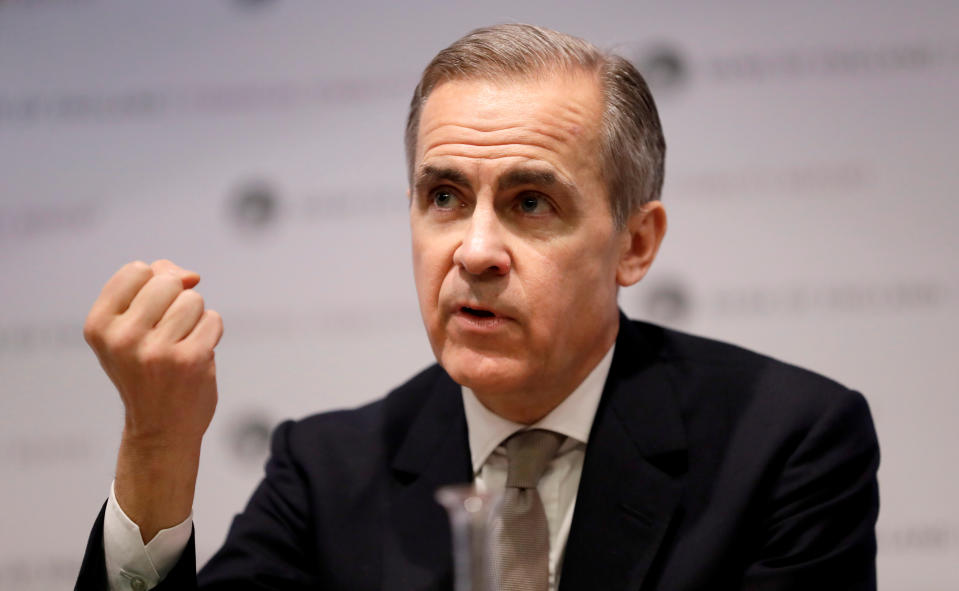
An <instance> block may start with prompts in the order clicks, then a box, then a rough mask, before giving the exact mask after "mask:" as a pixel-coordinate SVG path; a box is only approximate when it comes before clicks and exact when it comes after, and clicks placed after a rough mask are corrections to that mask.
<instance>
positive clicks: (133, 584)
mask: <svg viewBox="0 0 959 591" xmlns="http://www.w3.org/2000/svg"><path fill="white" fill-rule="evenodd" d="M130 589H133V591H147V584H146V581H144V580H143V579H141V578H140V577H133V578H132V579H130Z"/></svg>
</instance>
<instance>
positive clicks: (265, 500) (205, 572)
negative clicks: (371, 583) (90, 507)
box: [164, 421, 318, 591]
mask: <svg viewBox="0 0 959 591" xmlns="http://www.w3.org/2000/svg"><path fill="white" fill-rule="evenodd" d="M293 425H294V423H293V422H292V421H287V422H284V423H282V424H281V425H279V426H278V427H277V428H276V430H275V431H274V433H273V440H272V446H271V455H270V459H269V461H268V462H267V465H266V476H265V478H264V479H263V480H262V481H261V482H260V484H259V486H258V487H257V489H256V490H255V491H254V493H253V496H252V497H251V498H250V501H249V503H248V504H247V506H246V508H245V509H244V511H243V512H242V513H240V514H239V515H237V516H236V517H235V518H234V519H233V523H232V525H231V526H230V531H229V533H228V534H227V538H226V541H225V542H224V544H223V547H222V548H220V550H219V551H218V552H217V553H216V554H215V555H214V556H213V558H211V559H210V561H209V562H208V563H207V564H206V565H205V566H204V567H203V569H202V570H201V571H200V574H199V575H198V577H197V579H198V581H199V583H198V586H199V589H202V590H204V591H219V590H227V589H229V590H231V591H237V590H266V589H283V590H284V591H286V590H289V591H296V590H299V589H316V588H318V582H317V576H316V574H315V572H316V564H315V556H316V553H315V552H314V548H313V547H314V542H313V540H314V537H313V535H312V533H311V532H312V531H313V530H312V527H313V523H312V520H311V515H312V514H313V512H312V511H311V503H310V489H309V486H308V485H307V482H306V477H305V475H304V473H303V469H302V467H301V466H300V465H299V464H298V463H297V461H296V459H295V457H294V454H293V453H292V452H291V449H290V444H289V439H290V435H291V431H292V428H293ZM164 591H165V590H164Z"/></svg>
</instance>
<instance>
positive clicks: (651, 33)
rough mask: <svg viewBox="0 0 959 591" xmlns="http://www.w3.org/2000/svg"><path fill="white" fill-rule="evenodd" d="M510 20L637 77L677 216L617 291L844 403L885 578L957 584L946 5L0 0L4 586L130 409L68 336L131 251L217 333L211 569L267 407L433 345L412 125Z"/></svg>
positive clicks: (387, 377) (208, 539)
mask: <svg viewBox="0 0 959 591" xmlns="http://www.w3.org/2000/svg"><path fill="white" fill-rule="evenodd" d="M514 21H520V22H533V23H536V24H541V25H544V26H548V27H552V28H556V29H559V30H562V31H564V32H568V33H572V34H575V35H579V36H582V37H585V38H587V39H589V40H591V41H593V42H594V43H596V44H598V45H600V46H602V47H605V48H611V49H614V50H616V51H618V52H619V53H621V54H623V55H625V56H627V57H629V58H631V59H633V60H634V61H635V63H636V64H637V65H638V66H639V68H640V69H641V71H642V72H643V73H644V74H645V75H646V76H647V78H648V79H649V81H650V83H651V85H652V87H653V89H654V94H655V95H656V97H657V100H658V103H659V108H660V113H661V116H662V120H663V125H664V128H665V133H666V138H667V144H668V146H669V149H668V156H667V174H666V183H665V188H664V193H663V199H664V203H665V204H666V207H667V210H668V212H669V214H670V230H669V235H668V236H667V239H666V242H665V244H664V247H663V249H662V251H661V256H660V259H659V260H658V261H657V264H656V265H655V266H654V268H653V270H652V273H651V275H650V276H649V277H648V278H647V279H645V280H644V281H642V282H641V284H640V285H638V286H636V287H634V288H631V289H628V290H625V291H623V292H622V294H621V302H622V307H623V308H624V309H625V310H626V311H627V312H628V313H629V314H631V315H633V316H635V317H638V318H644V319H649V320H653V321H656V322H661V323H664V324H666V325H669V326H672V327H675V328H679V329H681V330H686V331H690V332H694V333H698V334H702V335H706V336H710V337H714V338H721V339H724V340H728V341H732V342H735V343H738V344H740V345H743V346H745V347H748V348H752V349H758V350H760V351H763V352H765V353H768V354H771V355H773V356H776V357H779V358H781V359H784V360H787V361H790V362H793V363H796V364H799V365H802V366H805V367H808V368H811V369H814V370H816V371H819V372H821V373H825V374H826V375H829V376H831V377H833V378H835V379H836V380H839V381H841V382H843V383H845V384H846V385H848V386H850V387H852V388H855V389H858V390H861V391H862V392H863V393H864V394H865V395H866V397H867V399H868V400H869V403H870V405H871V407H872V410H873V413H874V417H875V421H876V425H877V429H878V432H879V437H880V442H881V446H882V453H883V459H882V467H881V470H880V485H881V495H882V509H881V516H880V521H879V529H878V533H879V543H880V548H879V576H880V582H881V584H882V587H883V588H884V589H886V590H898V589H903V590H906V589H908V590H910V591H924V590H930V591H931V590H936V591H939V590H952V589H956V588H959V513H957V509H956V500H957V499H959V475H957V473H956V465H957V455H959V454H957V449H959V435H957V429H956V421H957V417H959V396H957V393H959V392H957V384H959V362H957V359H956V357H957V355H956V352H957V347H956V339H955V334H956V331H957V328H959V281H957V279H959V278H957V269H959V267H957V262H956V261H957V256H956V255H957V250H959V235H957V232H956V230H955V228H954V226H955V224H956V222H957V219H959V199H957V198H959V195H957V192H959V191H957V190H959V166H957V165H956V164H955V162H954V161H955V160H956V157H957V154H959V150H957V148H959V145H957V144H959V141H957V138H959V118H957V117H956V116H955V109H956V106H957V104H959V101H957V98H959V33H957V32H956V30H957V25H959V4H957V3H955V2H939V3H936V2H921V1H910V2H905V1H903V2H889V1H883V2H880V1H875V2H803V3H798V2H789V3H787V2H782V3H769V2H760V1H755V2H721V3H720V2H706V1H702V2H693V1H675V2H639V1H628V2H627V1H623V2H612V1H610V2H604V1H596V0H593V1H591V2H588V3H587V2H564V3H561V4H560V3H553V2H547V1H545V0H543V1H537V2H514V1H510V2H506V1H498V0H493V1H488V2H483V3H478V2H469V3H467V2H455V1H448V0H447V1H440V0H410V1H407V2H403V3H399V2H388V1H386V0H380V1H379V2H364V1H353V2H349V3H347V2H337V3H331V2H315V1H313V2H307V1H293V0H208V1H206V2H190V1H186V0H177V1H172V0H171V1H166V2H122V1H120V0H0V470H2V473H3V474H4V477H3V478H2V480H0V502H2V509H0V589H17V590H21V591H30V590H43V591H47V590H50V589H68V588H70V589H72V587H73V580H74V577H75V574H76V572H77V568H78V565H79V561H80V557H81V556H82V554H83V549H84V546H85V543H86V537H87V534H88V531H89V528H90V526H91V524H92V523H93V520H94V517H95V516H96V514H97V511H98V510H99V508H100V504H101V503H102V502H103V500H104V499H105V497H106V496H107V494H108V492H109V486H110V482H111V479H112V473H113V462H114V457H115V452H116V447H117V445H118V442H119V434H120V430H121V423H122V417H121V412H122V408H121V405H120V403H119V400H118V398H117V396H116V395H115V393H114V391H113V387H112V385H111V384H110V382H109V381H108V380H107V378H106V377H105V376H104V375H103V373H102V372H101V370H100V368H99V366H98V364H97V362H96V359H95V357H94V356H93V354H92V353H91V352H90V351H89V350H88V349H87V348H86V346H85V344H84V343H83V339H82V336H81V326H82V323H83V319H84V317H85V315H86V312H87V309H88V308H89V306H90V304H91V303H92V302H93V300H94V298H95V297H96V295H97V293H98V292H99V289H100V287H101V285H102V284H103V283H104V281H105V280H106V279H107V278H108V277H109V276H110V275H111V274H112V273H113V272H114V270H115V269H116V268H117V267H119V266H120V265H122V264H123V263H124V262H126V261H128V260H132V259H142V260H146V261H150V260H153V259H155V258H161V257H163V258H170V259H172V260H174V261H176V262H178V263H180V264H181V265H183V266H186V267H189V268H191V269H196V270H198V271H200V272H201V274H202V275H203V281H202V282H201V284H200V287H199V289H200V291H201V292H202V293H203V294H204V295H205V297H206V300H207V303H208V306H210V307H212V308H216V309H217V310H218V311H219V312H221V314H222V315H223V317H224V319H225V325H226V333H225V335H224V337H223V340H222V342H221V344H220V346H219V348H218V350H217V363H218V371H219V380H220V405H219V408H218V410H217V416H216V418H215V419H214V422H213V425H212V426H211V429H210V431H209V433H208V434H207V438H206V443H205V447H204V455H203V463H202V466H201V472H200V480H199V484H198V496H197V501H196V505H195V519H196V523H197V545H198V552H199V560H200V561H201V562H202V561H204V560H205V559H206V558H207V557H209V555H210V554H211V553H212V552H213V550H214V549H215V548H216V547H217V546H218V545H219V544H220V542H221V541H222V539H223V537H224V535H225V532H226V528H227V526H228V524H229V520H230V519H231V517H232V515H233V514H234V513H235V512H236V511H238V510H240V509H241V508H242V506H243V504H244V503H245V500H246V498H247V496H248V495H249V493H250V492H251V490H252V488H253V486H254V485H255V483H256V482H257V480H258V479H259V478H260V475H261V474H262V466H263V462H264V460H265V457H266V444H267V441H268V437H269V433H270V430H271V429H272V427H273V426H274V425H275V424H276V423H277V422H278V421H280V420H282V419H283V418H286V417H300V416H303V415H306V414H309V413H313V412H316V411H319V410H324V409H331V408H340V407H346V406H355V405H358V404H360V403H363V402H365V401H368V400H371V399H374V398H377V397H380V396H382V395H383V394H384V393H385V392H386V391H388V390H389V389H390V388H391V387H393V386H395V385H397V384H398V383H400V382H401V381H403V380H404V379H406V378H407V377H409V376H410V375H412V374H413V373H415V372H416V371H418V370H419V369H420V368H422V367H423V366H425V365H427V364H428V363H430V362H431V361H432V355H431V353H430V350H429V347H428V344H427V341H426V338H425V334H424V331H423V328H422V326H421V323H420V319H419V312H418V309H417V306H416V300H415V295H414V288H413V282H412V275H411V264H410V253H409V230H408V226H407V221H406V197H405V191H406V176H405V174H406V173H405V168H404V159H403V152H402V131H403V126H404V120H405V115H406V109H407V105H408V101H409V97H410V94H411V92H412V88H413V86H414V84H415V83H416V81H417V79H418V76H419V73H420V71H421V70H422V68H423V67H424V66H425V65H426V63H427V62H428V61H429V59H430V58H431V57H432V56H433V55H434V54H435V53H436V52H437V51H438V50H439V49H441V48H443V47H445V46H446V45H447V44H449V43H450V42H451V41H453V40H454V39H456V38H458V37H459V36H461V35H462V34H464V33H465V32H467V31H468V30H470V29H472V28H475V27H478V26H482V25H486V24H492V23H497V22H514Z"/></svg>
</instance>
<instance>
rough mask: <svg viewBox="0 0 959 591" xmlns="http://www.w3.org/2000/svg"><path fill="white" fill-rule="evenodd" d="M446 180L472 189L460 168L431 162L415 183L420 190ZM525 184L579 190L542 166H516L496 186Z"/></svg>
mask: <svg viewBox="0 0 959 591" xmlns="http://www.w3.org/2000/svg"><path fill="white" fill-rule="evenodd" d="M444 181H445V182H449V183H453V184H455V185H460V186H462V187H469V188H471V189H472V186H471V185H470V182H469V178H467V176H466V174H464V173H463V172H462V171H461V170H459V169H458V168H453V167H449V166H433V165H430V164H427V165H426V166H423V167H422V168H420V170H419V172H418V173H417V175H416V179H415V181H414V183H413V184H414V188H415V190H416V191H417V192H420V191H422V190H423V189H425V188H427V187H429V186H430V185H434V184H437V183H440V182H444ZM523 185H533V186H537V187H543V188H549V187H555V186H561V187H564V188H565V189H567V190H569V191H571V192H573V193H577V192H578V191H577V190H576V187H575V185H573V184H572V183H570V182H568V181H566V180H565V179H562V178H560V177H559V176H558V175H557V174H556V173H555V172H553V171H551V170H548V169H542V168H516V169H513V170H510V171H508V172H507V173H506V174H504V175H503V176H501V177H500V178H499V179H498V181H497V183H496V188H497V190H498V191H508V190H510V189H513V188H516V187H520V186H523Z"/></svg>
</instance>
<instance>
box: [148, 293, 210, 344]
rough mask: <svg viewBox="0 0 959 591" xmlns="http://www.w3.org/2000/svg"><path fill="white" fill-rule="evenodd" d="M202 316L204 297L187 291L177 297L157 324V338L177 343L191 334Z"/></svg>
mask: <svg viewBox="0 0 959 591" xmlns="http://www.w3.org/2000/svg"><path fill="white" fill-rule="evenodd" d="M201 316H203V296H201V295H200V294H198V293H197V292H195V291H193V290H192V289H185V290H183V291H181V292H180V293H179V295H177V296H176V299H175V300H173V303H172V304H170V307H169V308H167V310H166V312H164V313H163V317H162V318H160V322H158V323H157V325H156V330H157V336H158V337H160V338H162V339H163V340H165V341H168V342H169V341H172V342H177V341H179V340H180V339H182V338H183V337H185V336H186V335H188V334H190V331H191V330H193V327H195V326H196V323H197V322H199V320H200V317H201Z"/></svg>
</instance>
